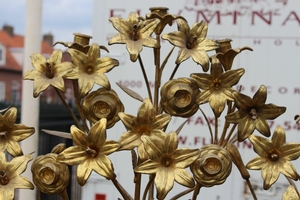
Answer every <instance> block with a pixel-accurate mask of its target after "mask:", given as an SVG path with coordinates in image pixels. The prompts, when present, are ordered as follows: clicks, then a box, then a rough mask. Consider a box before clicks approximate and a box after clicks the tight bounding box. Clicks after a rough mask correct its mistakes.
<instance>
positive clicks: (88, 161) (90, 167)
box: [57, 118, 120, 186]
mask: <svg viewBox="0 0 300 200" xmlns="http://www.w3.org/2000/svg"><path fill="white" fill-rule="evenodd" d="M71 136H72V139H73V142H74V143H75V145H76V146H72V147H69V148H67V149H66V150H64V151H63V152H62V153H60V154H59V155H58V157H57V161H58V162H61V163H65V164H67V165H78V168H77V181H78V183H79V184H80V185H81V186H83V185H84V184H85V183H86V181H87V179H88V178H89V176H90V175H91V172H92V171H95V172H96V173H98V174H99V175H101V176H103V177H105V178H107V179H113V178H114V177H115V174H114V169H113V166H112V163H111V161H110V159H109V158H108V157H107V156H108V155H109V154H111V153H113V152H115V151H116V150H118V149H119V147H120V144H119V143H118V142H115V141H112V140H106V118H102V119H101V120H100V121H99V122H97V123H96V124H94V125H93V126H92V128H91V129H90V131H89V133H88V134H86V133H84V132H83V131H82V130H80V129H78V128H77V127H76V126H74V125H73V126H71Z"/></svg>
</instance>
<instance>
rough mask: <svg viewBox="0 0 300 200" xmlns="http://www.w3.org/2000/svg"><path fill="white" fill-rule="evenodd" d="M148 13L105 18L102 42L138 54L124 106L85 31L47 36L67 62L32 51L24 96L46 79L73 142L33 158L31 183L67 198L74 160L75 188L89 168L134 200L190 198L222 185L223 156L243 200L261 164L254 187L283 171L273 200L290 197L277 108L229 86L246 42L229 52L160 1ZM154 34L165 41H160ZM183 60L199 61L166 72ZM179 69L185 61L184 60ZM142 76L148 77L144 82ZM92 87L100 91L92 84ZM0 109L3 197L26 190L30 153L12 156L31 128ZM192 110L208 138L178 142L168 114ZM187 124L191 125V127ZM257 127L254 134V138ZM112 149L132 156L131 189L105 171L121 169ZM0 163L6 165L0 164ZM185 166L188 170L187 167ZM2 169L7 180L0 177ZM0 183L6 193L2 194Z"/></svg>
mask: <svg viewBox="0 0 300 200" xmlns="http://www.w3.org/2000/svg"><path fill="white" fill-rule="evenodd" d="M150 11H151V13H149V14H146V16H145V17H143V16H139V14H138V13H130V14H129V16H128V19H123V18H119V17H112V18H110V21H111V22H112V25H113V26H114V28H115V29H116V30H117V31H118V33H117V34H116V35H115V36H113V37H112V38H111V40H110V41H109V45H113V44H125V45H126V49H127V51H128V52H129V57H130V60H131V61H132V62H135V61H136V60H138V61H139V62H138V64H139V65H140V69H141V71H142V74H143V78H144V80H145V85H146V88H145V89H146V90H147V91H146V93H147V96H146V97H144V96H142V95H140V94H138V93H137V92H135V91H133V90H132V89H131V88H128V87H126V86H125V85H122V84H121V83H117V86H119V87H120V88H121V89H122V90H123V91H122V92H125V93H126V94H127V95H128V96H129V97H131V98H132V100H133V101H134V102H130V103H129V105H127V102H126V103H125V102H123V99H120V98H119V95H118V94H117V92H116V91H117V90H114V89H113V88H114V87H115V86H114V85H111V84H110V82H109V78H108V77H106V75H105V73H108V72H110V71H111V70H112V69H114V68H115V67H116V66H118V65H119V62H118V61H117V60H115V59H113V58H110V57H104V58H101V57H100V50H101V49H102V50H105V51H107V52H108V49H107V48H106V47H105V46H101V45H98V44H96V43H92V44H90V40H91V39H92V38H91V37H90V36H88V35H84V34H74V41H73V42H57V43H55V44H62V45H64V46H65V47H67V48H68V50H67V52H69V54H70V55H71V60H72V62H61V58H62V51H60V50H55V51H54V52H53V53H52V55H51V56H50V58H49V59H46V58H45V57H43V56H42V55H40V54H34V55H32V57H31V58H32V65H33V67H34V68H35V70H30V71H29V72H26V73H25V75H24V79H29V80H33V81H34V91H33V96H34V97H37V96H38V95H39V94H40V93H41V92H42V91H44V90H46V89H47V88H48V87H49V86H50V85H52V86H54V87H55V91H56V92H57V94H58V95H59V97H60V98H61V100H62V102H63V104H64V105H65V106H66V107H67V108H68V111H69V112H70V114H71V116H72V117H73V119H74V125H72V126H71V128H70V132H71V137H72V140H73V142H74V146H71V147H69V148H67V149H65V148H64V146H63V145H61V144H60V145H58V146H56V147H55V148H54V149H53V150H52V152H51V153H49V154H46V155H41V156H40V157H38V158H36V160H35V161H34V163H33V166H32V173H33V179H34V183H35V184H36V186H37V187H38V188H39V190H41V191H43V192H45V193H48V194H59V195H61V196H62V198H63V199H65V200H66V199H68V195H67V193H66V192H65V189H64V188H65V187H66V185H67V182H68V179H69V174H68V171H67V170H66V165H77V166H78V167H77V181H78V183H79V184H80V185H85V183H86V181H87V180H88V178H89V176H90V174H91V172H92V171H95V172H96V173H98V174H99V175H100V176H103V177H105V178H106V179H108V180H110V181H112V183H113V185H114V186H115V188H116V190H117V191H118V192H119V193H120V195H121V196H122V199H125V200H139V199H141V195H143V196H142V198H143V199H146V197H148V199H154V196H155V195H156V197H157V199H159V200H161V199H173V200H174V199H179V198H181V197H182V196H184V195H186V196H185V197H184V198H186V199H192V200H196V199H197V198H198V197H199V194H200V188H203V187H214V186H215V185H219V184H223V183H224V182H225V181H226V180H227V178H228V177H229V176H230V175H231V167H232V163H233V164H235V165H236V167H237V168H238V170H239V171H240V174H241V179H243V180H244V181H245V182H246V183H247V187H248V188H249V190H250V191H251V195H252V197H253V199H255V200H257V197H256V191H255V190H254V187H253V186H252V185H251V181H252V179H251V174H250V172H251V171H250V170H249V171H248V169H253V170H261V173H262V183H261V184H262V185H263V188H264V189H266V190H267V189H270V187H271V186H272V185H273V184H274V183H275V182H276V181H277V179H278V177H279V175H280V174H283V175H284V176H285V177H286V178H287V182H288V183H289V184H290V186H289V187H288V188H287V190H286V191H285V192H284V193H283V195H282V199H283V200H287V199H300V195H299V192H298V190H297V188H296V186H295V183H294V181H298V179H299V175H298V172H297V169H296V168H295V167H293V164H292V163H291V161H293V160H296V159H298V157H299V156H300V144H299V143H296V142H294V143H286V139H285V132H284V130H283V128H282V127H280V126H279V127H277V128H276V130H275V131H274V133H273V134H271V131H270V127H269V125H268V120H274V119H276V118H277V117H278V116H280V115H282V114H283V113H284V112H285V110H286V108H285V107H281V106H276V105H275V104H272V103H266V100H267V89H266V87H265V86H263V85H262V86H260V88H259V89H258V91H257V92H256V93H255V94H254V96H253V98H250V97H248V96H247V95H246V94H243V92H242V91H240V90H237V89H235V88H233V86H235V85H236V84H238V82H239V81H240V79H242V78H243V77H242V76H243V74H244V73H245V69H243V68H238V69H235V66H234V64H233V63H234V58H235V56H237V55H238V54H239V53H241V52H243V51H244V50H251V51H252V49H251V48H250V47H247V46H245V47H242V48H234V49H233V48H232V47H231V39H227V38H226V39H220V40H211V39H206V34H207V30H208V26H207V23H206V22H204V21H200V22H197V23H195V24H194V25H193V26H192V27H191V28H190V26H189V25H188V22H187V21H186V20H185V18H184V17H182V16H178V15H173V14H168V8H165V7H153V8H150ZM167 24H168V25H170V26H172V25H173V26H174V25H177V30H175V31H173V32H170V33H166V32H164V28H165V26H166V25H167ZM161 39H164V40H167V41H169V43H170V44H169V43H161ZM162 44H166V45H169V46H170V45H171V46H172V48H171V51H170V52H169V54H168V55H163V54H162V53H161V48H163V47H164V46H163V45H162ZM143 46H145V47H149V48H153V61H154V62H147V63H145V65H147V67H145V66H144V63H143V59H142V56H141V55H142V53H144V52H142V48H143ZM175 47H178V48H179V53H178V56H177V57H176V58H175V59H176V60H175V61H174V62H175V64H176V66H175V67H174V66H173V65H174V62H173V61H170V60H171V59H172V58H173V57H172V56H171V55H172V53H173V50H174V49H175ZM124 48H125V47H124ZM167 48H168V49H170V47H167ZM212 50H215V53H213V52H211V51H212ZM146 56H148V55H146ZM162 56H166V57H165V58H163V57H162ZM190 57H192V59H193V60H194V61H195V64H196V65H197V64H199V65H201V67H202V68H201V67H200V68H199V70H196V71H191V72H190V77H180V76H179V77H176V75H177V74H176V72H177V70H178V68H179V66H182V65H184V64H185V62H184V61H185V60H187V59H189V58H190ZM161 61H162V62H161ZM170 62H171V63H172V64H169V63H170ZM241 66H242V63H241ZM167 67H173V68H172V69H171V71H172V73H171V74H170V75H168V74H167V77H170V78H169V79H168V80H163V79H162V77H166V76H165V75H166V74H164V72H165V70H164V69H165V68H167ZM185 69H186V70H189V69H190V68H189V66H186V68H185ZM116 70H117V69H116ZM130 70H139V69H138V68H134V69H133V68H132V69H130ZM147 70H155V71H154V73H155V74H154V77H151V76H148V75H147V73H146V72H147ZM207 71H209V72H208V73H207ZM151 74H153V73H151ZM130 75H131V74H129V75H128V76H130ZM126 76H127V75H126ZM63 79H72V83H73V89H74V99H75V102H76V108H77V110H78V112H79V117H76V116H75V114H74V113H73V109H74V108H73V107H72V108H71V107H69V105H68V104H67V103H66V102H65V100H64V98H63V97H62V94H61V92H64V90H65V89H64V85H63ZM149 82H153V83H154V87H153V89H152V88H151V87H150V84H149ZM94 85H98V86H100V88H99V89H97V90H95V91H92V88H93V86H94ZM121 100H122V101H121ZM123 103H124V105H123ZM132 103H134V104H136V103H138V104H139V105H140V107H139V109H138V111H137V114H136V116H134V115H132V114H130V113H128V111H126V112H125V110H126V107H127V106H130V104H132ZM205 106H208V108H211V110H209V111H211V112H212V113H213V114H214V116H215V119H214V120H215V121H214V123H211V122H210V121H209V120H208V117H207V116H208V115H209V113H208V111H206V112H204V111H203V109H202V107H205ZM226 108H227V109H226ZM225 110H226V111H227V112H226V113H225V112H224V111H225ZM0 112H1V114H0V144H1V145H0V150H1V152H0V156H1V160H0V162H1V163H2V164H1V165H0V186H1V187H0V192H2V195H6V196H4V197H7V198H5V199H9V198H10V199H12V198H13V196H14V193H13V190H14V188H30V189H32V188H33V185H32V184H31V183H30V182H29V181H27V179H24V178H19V174H20V173H21V172H22V171H23V169H25V167H26V164H27V162H28V161H29V160H31V156H30V155H25V156H22V155H23V152H22V149H21V148H20V146H19V144H18V142H19V141H21V140H24V139H26V138H27V137H29V136H30V135H31V134H32V133H33V132H34V129H33V128H30V127H26V126H25V125H20V124H15V121H16V109H15V108H10V109H3V108H0ZM199 112H201V114H203V116H204V118H205V120H206V122H207V127H208V131H207V134H208V137H210V143H209V144H207V145H205V146H203V147H201V146H199V147H197V149H189V148H178V134H181V133H180V132H184V131H185V129H184V125H185V122H183V123H182V122H180V124H178V125H177V124H176V122H178V121H179V120H178V121H176V118H178V117H179V118H189V117H193V116H195V115H196V114H199ZM2 113H5V114H4V115H2ZM299 118H300V117H299V115H296V116H295V120H296V122H299V121H300V119H299ZM171 120H172V121H171ZM173 120H174V121H173ZM119 121H121V122H119ZM296 122H295V123H296ZM116 123H123V125H124V127H123V128H124V130H123V131H122V132H120V130H119V127H118V128H117V129H116V130H117V131H115V132H117V133H116V134H120V138H119V139H118V140H116V141H114V140H109V139H108V138H109V137H110V135H108V136H107V135H106V129H108V128H109V129H114V128H115V124H116ZM173 125H175V127H173ZM53 129H55V127H53ZM169 129H170V130H169ZM192 131H195V132H197V133H198V132H199V130H197V129H194V130H192ZM45 132H46V133H49V134H52V135H56V136H61V137H63V138H69V139H70V134H69V133H65V132H59V131H55V130H45ZM257 133H261V134H262V135H263V137H261V136H257ZM187 134H189V133H187ZM271 135H272V138H271V140H269V139H268V137H270V136H271ZM244 140H250V141H251V142H252V144H253V147H254V151H255V152H256V153H257V154H258V155H259V156H258V157H257V158H254V159H253V160H251V161H250V162H248V164H247V165H246V166H245V164H244V162H243V155H242V154H241V153H240V152H239V149H238V148H237V147H236V144H237V143H239V142H243V141H244ZM118 151H128V153H131V154H132V155H131V157H128V158H130V159H132V168H133V171H134V174H133V176H134V177H133V180H134V181H133V182H132V184H133V185H134V192H133V194H130V193H129V192H128V191H126V189H125V188H124V187H123V186H122V185H121V183H119V182H118V180H117V177H116V174H115V173H114V168H121V170H122V166H113V163H112V162H111V160H110V159H109V155H110V154H112V153H117V152H118ZM4 152H5V153H9V154H10V155H11V156H13V157H14V158H13V159H12V160H11V162H7V161H6V158H5V153H4ZM26 153H28V152H26ZM20 163H21V164H20ZM6 165H7V166H9V167H3V166H6ZM1 167H2V168H1ZM188 168H189V169H190V170H191V172H192V174H193V175H191V174H190V173H189V172H188V171H187V169H188ZM247 168H248V169H247ZM124 173H127V172H124ZM12 174H13V175H12ZM145 174H147V175H149V182H148V183H147V185H146V186H145V187H144V186H143V184H141V179H142V177H143V176H144V175H145ZM11 175H12V176H13V177H14V178H16V179H8V177H11ZM15 175H16V176H15ZM14 180H18V182H14ZM175 183H179V184H181V185H183V186H185V187H187V189H186V190H184V191H178V192H177V191H174V192H176V193H177V194H176V195H175V196H174V197H173V198H171V197H170V195H169V194H170V191H171V190H172V188H173V185H174V184H175ZM153 185H155V188H154V187H153ZM3 188H6V189H7V191H8V192H6V193H5V194H4V193H3V191H4V190H3ZM201 190H202V189H201ZM130 192H131V191H130ZM189 193H192V194H189ZM188 195H190V196H189V197H187V196H188ZM0 199H1V198H0Z"/></svg>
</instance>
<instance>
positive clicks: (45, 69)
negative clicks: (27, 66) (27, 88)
mask: <svg viewBox="0 0 300 200" xmlns="http://www.w3.org/2000/svg"><path fill="white" fill-rule="evenodd" d="M61 61H62V51H61V50H59V49H57V50H55V51H53V53H52V54H51V56H50V58H49V59H46V58H45V57H44V56H43V55H42V54H39V53H36V54H33V55H32V56H31V62H32V66H33V67H34V68H35V69H34V70H29V71H27V72H26V73H25V74H24V76H23V79H24V80H34V86H33V96H34V97H37V96H39V94H40V93H41V92H43V91H44V90H46V89H47V88H48V87H49V86H50V85H52V86H53V87H55V88H57V89H59V90H61V91H62V92H65V84H64V79H63V77H64V76H65V75H66V74H67V73H69V72H71V71H72V69H73V67H74V66H73V64H72V63H71V62H61Z"/></svg>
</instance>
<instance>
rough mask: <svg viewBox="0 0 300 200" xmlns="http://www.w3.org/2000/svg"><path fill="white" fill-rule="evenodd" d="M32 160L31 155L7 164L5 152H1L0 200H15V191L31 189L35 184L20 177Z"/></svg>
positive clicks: (20, 157) (14, 159)
mask: <svg viewBox="0 0 300 200" xmlns="http://www.w3.org/2000/svg"><path fill="white" fill-rule="evenodd" d="M30 160H32V156H31V155H30V154H27V155H23V156H18V157H15V158H13V159H12V160H11V161H10V162H7V158H6V156H5V153H4V152H2V151H1V152H0V199H1V200H13V199H14V190H15V189H18V188H20V189H31V190H33V188H34V186H33V184H32V183H31V182H30V181H29V180H28V179H27V178H25V177H22V176H20V174H22V173H23V172H24V171H25V170H26V167H27V163H28V162H29V161H30Z"/></svg>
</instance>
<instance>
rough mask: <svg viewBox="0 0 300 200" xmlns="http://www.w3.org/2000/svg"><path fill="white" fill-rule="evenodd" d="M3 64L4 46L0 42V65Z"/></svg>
mask: <svg viewBox="0 0 300 200" xmlns="http://www.w3.org/2000/svg"><path fill="white" fill-rule="evenodd" d="M4 64H5V46H4V45H3V44H0V65H4Z"/></svg>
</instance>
